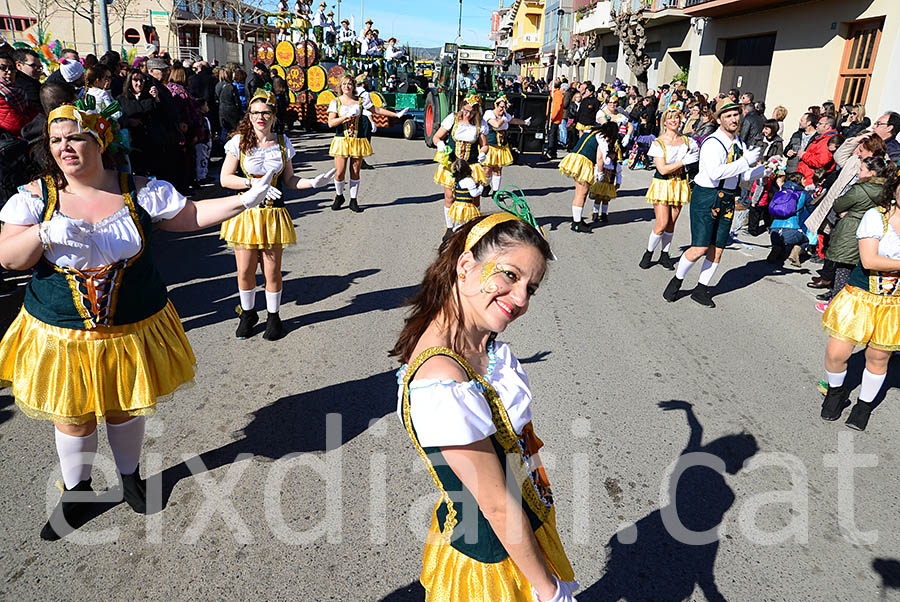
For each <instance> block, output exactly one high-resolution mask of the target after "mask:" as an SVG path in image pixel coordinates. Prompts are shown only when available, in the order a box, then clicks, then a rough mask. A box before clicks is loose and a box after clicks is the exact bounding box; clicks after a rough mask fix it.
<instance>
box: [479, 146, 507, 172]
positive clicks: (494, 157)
mask: <svg viewBox="0 0 900 602" xmlns="http://www.w3.org/2000/svg"><path fill="white" fill-rule="evenodd" d="M484 164H485V165H487V166H488V167H506V166H507V165H512V164H513V154H512V151H511V150H509V145H508V144H504V145H503V146H489V147H488V151H487V158H486V159H485V160H484Z"/></svg>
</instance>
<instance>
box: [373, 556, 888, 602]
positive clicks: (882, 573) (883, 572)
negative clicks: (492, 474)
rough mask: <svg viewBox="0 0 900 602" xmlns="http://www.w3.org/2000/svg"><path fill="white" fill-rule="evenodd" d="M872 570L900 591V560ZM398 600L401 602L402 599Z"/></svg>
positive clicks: (878, 561)
mask: <svg viewBox="0 0 900 602" xmlns="http://www.w3.org/2000/svg"><path fill="white" fill-rule="evenodd" d="M872 570H874V571H875V572H876V573H878V575H879V576H880V577H881V589H882V593H884V592H885V590H889V589H900V560H897V559H896V558H876V559H875V560H873V561H872ZM397 599H398V600H400V598H397ZM385 600H387V598H385Z"/></svg>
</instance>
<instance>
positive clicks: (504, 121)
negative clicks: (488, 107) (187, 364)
mask: <svg viewBox="0 0 900 602" xmlns="http://www.w3.org/2000/svg"><path fill="white" fill-rule="evenodd" d="M512 118H513V116H512V115H510V114H509V113H503V115H500V116H499V117H498V116H497V114H496V113H494V111H487V112H485V114H484V117H483V118H482V120H481V130H482V131H483V132H484V133H487V132H488V130H489V129H491V128H493V127H494V126H492V125H491V124H490V122H489V121H488V120H489V119H499V120H500V127H498V128H496V129H498V130H500V131H504V130H508V129H509V122H510V120H511V119H512Z"/></svg>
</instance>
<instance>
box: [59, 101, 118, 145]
mask: <svg viewBox="0 0 900 602" xmlns="http://www.w3.org/2000/svg"><path fill="white" fill-rule="evenodd" d="M57 119H69V120H71V121H74V122H75V123H77V124H78V132H79V133H82V134H90V135H91V136H93V137H94V139H95V140H96V141H97V144H99V145H100V151H101V152H103V151H105V150H106V149H107V147H108V146H109V145H110V144H111V143H112V141H113V138H114V137H115V134H114V132H113V128H112V125H111V124H110V122H109V121H108V120H107V119H106V118H105V117H103V116H102V115H100V114H99V113H87V112H85V111H81V110H79V109H78V108H77V107H75V106H73V105H62V106H59V107H57V108H55V109H53V110H52V111H50V115H48V116H47V125H48V126H49V125H50V124H51V123H53V122H54V121H56V120H57Z"/></svg>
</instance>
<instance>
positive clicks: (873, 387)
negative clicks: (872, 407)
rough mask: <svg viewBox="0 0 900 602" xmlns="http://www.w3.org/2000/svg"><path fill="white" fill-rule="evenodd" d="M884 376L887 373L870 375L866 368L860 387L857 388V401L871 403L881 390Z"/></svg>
mask: <svg viewBox="0 0 900 602" xmlns="http://www.w3.org/2000/svg"><path fill="white" fill-rule="evenodd" d="M886 376H887V372H885V373H884V374H872V373H871V372H869V370H868V368H867V369H865V370H863V373H862V386H861V387H860V388H859V400H860V401H864V402H866V403H871V402H872V401H873V400H874V399H875V396H876V395H878V391H880V390H881V385H883V384H884V379H885V377H886Z"/></svg>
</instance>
